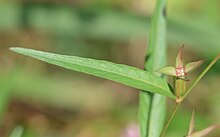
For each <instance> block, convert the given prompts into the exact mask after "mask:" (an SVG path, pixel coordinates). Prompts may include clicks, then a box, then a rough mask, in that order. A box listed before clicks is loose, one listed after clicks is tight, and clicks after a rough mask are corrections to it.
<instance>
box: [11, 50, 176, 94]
mask: <svg viewBox="0 0 220 137" xmlns="http://www.w3.org/2000/svg"><path fill="white" fill-rule="evenodd" d="M11 50H12V51H15V52H17V53H20V54H23V55H26V56H30V57H33V58H36V59H39V60H42V61H45V62H47V63H50V64H54V65H57V66H61V67H64V68H67V69H71V70H75V71H79V72H83V73H86V74H90V75H94V76H97V77H101V78H105V79H109V80H112V81H115V82H118V83H121V84H124V85H127V86H130V87H134V88H137V89H141V90H147V91H150V92H153V93H158V94H161V95H164V96H167V97H171V98H174V95H173V94H172V92H171V90H170V88H169V85H168V84H167V82H166V81H164V80H163V79H161V78H159V77H156V76H154V75H153V74H151V73H150V72H147V71H143V70H141V69H137V68H134V67H130V66H126V65H121V64H115V63H111V62H107V61H100V60H94V59H88V58H82V57H76V56H66V55H59V54H54V53H48V52H42V51H37V50H32V49H25V48H11Z"/></svg>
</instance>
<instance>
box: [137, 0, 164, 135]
mask: <svg viewBox="0 0 220 137" xmlns="http://www.w3.org/2000/svg"><path fill="white" fill-rule="evenodd" d="M165 65H166V0H157V2H156V6H155V10H154V14H153V17H152V22H151V31H150V37H149V42H148V50H147V55H146V60H145V70H147V71H149V72H152V73H153V72H154V71H155V70H157V69H159V68H161V67H163V66H165ZM157 76H158V77H162V75H161V74H158V75H157ZM165 115H166V97H165V96H161V95H159V94H152V93H149V92H147V91H141V92H140V98H139V125H140V137H159V136H160V132H161V131H162V129H163V126H164V120H165Z"/></svg>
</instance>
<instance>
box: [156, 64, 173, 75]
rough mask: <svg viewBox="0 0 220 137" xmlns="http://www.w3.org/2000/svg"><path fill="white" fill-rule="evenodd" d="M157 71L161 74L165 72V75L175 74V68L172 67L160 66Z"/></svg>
mask: <svg viewBox="0 0 220 137" xmlns="http://www.w3.org/2000/svg"><path fill="white" fill-rule="evenodd" d="M158 72H161V73H163V74H166V75H170V76H175V77H176V76H177V75H176V69H175V68H174V67H171V66H169V67H164V68H161V69H159V70H158Z"/></svg>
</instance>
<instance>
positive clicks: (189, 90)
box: [181, 54, 220, 100]
mask: <svg viewBox="0 0 220 137" xmlns="http://www.w3.org/2000/svg"><path fill="white" fill-rule="evenodd" d="M219 58H220V54H219V55H218V56H216V57H215V58H214V59H213V60H212V62H211V63H210V64H209V65H208V66H207V67H206V69H205V70H204V71H203V72H202V73H201V74H200V75H199V77H198V78H197V79H196V80H195V82H194V83H193V84H192V85H191V86H190V87H189V89H188V90H187V91H186V93H185V94H184V95H183V97H182V99H181V100H184V99H185V98H186V96H187V95H188V94H189V93H190V92H191V91H192V89H193V88H194V87H195V86H196V84H197V83H198V82H199V81H200V80H201V79H202V78H203V76H204V75H205V74H206V73H207V72H208V71H209V69H210V68H211V67H212V66H213V65H214V64H215V63H216V62H217V61H218V60H219Z"/></svg>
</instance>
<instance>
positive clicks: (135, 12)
mask: <svg viewBox="0 0 220 137" xmlns="http://www.w3.org/2000/svg"><path fill="white" fill-rule="evenodd" d="M154 4H155V1H154V0H150V1H146V0H139V1H134V0H133V1H132V0H129V1H128V0H108V1H106V0H83V1H82V0H77V1H65V2H64V1H60V0H55V1H49V0H41V1H37V0H35V1H28V0H14V1H12V0H9V1H6V0H5V1H0V82H1V83H0V90H1V91H0V92H1V93H0V95H1V96H0V107H1V108H0V109H1V115H0V117H1V118H2V117H3V119H2V120H1V121H2V123H1V124H2V126H1V128H0V136H2V137H6V136H10V135H11V133H13V131H14V130H15V129H16V127H19V126H20V127H23V132H24V133H23V135H24V136H25V135H26V136H28V137H31V136H36V137H45V136H47V137H48V136H51V137H56V136H62V137H72V136H75V137H87V136H88V137H108V136H109V137H112V136H121V134H122V133H123V131H124V129H127V128H126V127H128V125H130V123H136V121H137V120H136V119H137V92H133V91H134V89H131V88H128V87H125V86H122V85H119V84H115V83H112V82H109V81H105V80H102V79H98V78H94V77H90V76H86V75H83V74H79V73H74V72H71V71H68V70H65V69H61V68H58V67H54V66H51V65H47V64H44V63H41V62H39V61H33V60H32V59H29V58H24V57H21V56H18V55H16V54H13V53H11V52H9V51H8V48H9V47H12V46H20V47H27V48H34V49H40V50H44V51H45V50H46V51H51V52H56V53H60V54H61V53H62V54H69V55H77V56H83V57H92V58H95V59H105V60H109V61H113V62H116V63H123V64H127V65H132V66H136V67H139V68H143V62H144V51H145V49H146V47H145V45H146V38H147V37H148V33H147V32H149V30H150V23H149V22H150V18H149V16H150V15H151V13H152V10H153V8H154ZM219 5H220V4H219V1H218V0H212V1H208V0H194V1H192V0H180V1H176V0H170V1H168V9H167V17H168V31H167V33H168V38H167V39H168V42H169V50H168V55H169V62H173V61H174V57H175V56H176V55H175V54H176V52H177V49H178V48H179V46H180V45H181V44H186V47H185V49H188V50H187V52H186V54H185V56H186V57H187V60H191V59H195V60H197V59H198V58H207V59H208V60H209V59H212V58H213V57H214V56H215V55H216V54H217V53H219V51H220V46H219V44H220V39H219V37H220V33H219V32H220V31H219V21H220V15H219V13H220V11H219V10H220V9H219V8H218V7H219ZM208 60H207V62H208ZM170 65H173V64H170ZM204 66H205V65H204ZM219 66H220V65H219V63H217V64H216V65H215V66H214V67H213V69H212V70H213V71H212V72H210V73H208V74H207V75H206V77H205V78H204V79H203V80H202V81H201V82H200V83H199V85H198V86H197V87H196V88H195V91H194V92H193V93H192V94H190V95H189V97H188V99H187V101H186V103H185V104H184V106H183V109H181V112H180V113H178V114H177V117H176V118H175V119H174V120H173V123H172V124H171V127H170V128H169V132H168V134H167V136H169V137H176V136H180V135H183V134H185V133H187V129H188V123H189V120H190V113H191V108H192V106H195V111H196V113H197V116H196V118H195V119H196V125H197V126H198V130H199V129H204V128H205V127H207V126H209V125H212V124H214V123H219V122H220V120H219V114H220V108H219V103H220V102H219V97H220V94H219V93H218V91H219V81H220V77H219ZM13 72H16V73H18V74H15V75H14V76H13V75H12V73H13ZM195 75H197V74H192V75H190V79H191V80H192V79H193V78H194V76H195ZM6 87H7V88H6ZM5 89H6V90H5ZM7 106H8V107H7ZM169 106H172V103H170V102H169ZM2 110H5V111H4V112H3V111H2ZM3 114H4V115H3ZM18 129H19V128H18ZM218 136H219V133H216V134H213V135H210V137H218Z"/></svg>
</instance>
